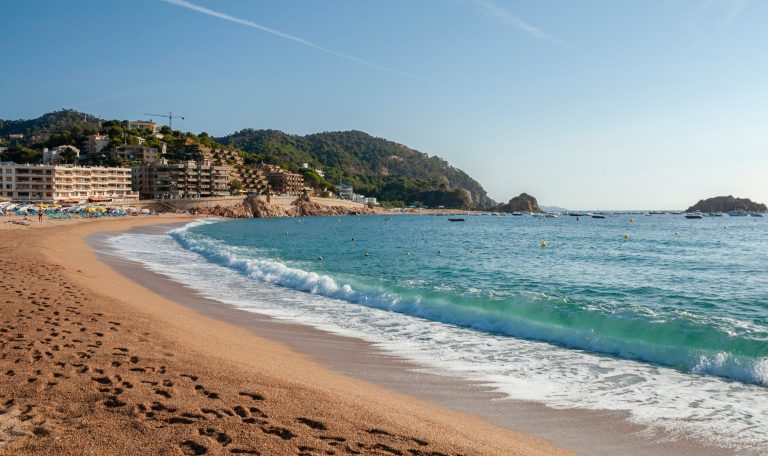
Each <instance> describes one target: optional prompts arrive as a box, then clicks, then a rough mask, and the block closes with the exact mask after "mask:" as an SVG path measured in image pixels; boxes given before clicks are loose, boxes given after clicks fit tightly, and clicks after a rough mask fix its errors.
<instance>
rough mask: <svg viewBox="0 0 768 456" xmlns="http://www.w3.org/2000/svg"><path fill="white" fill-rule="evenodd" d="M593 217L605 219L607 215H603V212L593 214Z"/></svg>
mask: <svg viewBox="0 0 768 456" xmlns="http://www.w3.org/2000/svg"><path fill="white" fill-rule="evenodd" d="M592 218H596V219H604V218H605V215H603V214H592Z"/></svg>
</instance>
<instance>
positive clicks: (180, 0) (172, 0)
mask: <svg viewBox="0 0 768 456" xmlns="http://www.w3.org/2000/svg"><path fill="white" fill-rule="evenodd" d="M162 1H164V2H165V3H169V4H171V5H174V6H178V7H181V8H186V9H189V10H192V11H196V12H198V13H202V14H206V15H208V16H212V17H216V18H219V19H222V20H225V21H229V22H234V23H235V24H240V25H244V26H246V27H250V28H254V29H256V30H260V31H262V32H265V33H269V34H271V35H275V36H277V37H280V38H283V39H285V40H289V41H293V42H295V43H299V44H301V45H304V46H307V47H310V48H312V49H314V50H316V51H320V52H324V53H326V54H331V55H334V56H336V57H341V58H342V59H346V60H351V61H352V62H355V63H359V64H361V65H365V66H368V67H371V68H375V69H377V70H381V71H386V72H388V73H393V74H396V75H399V76H404V77H406V78H411V79H416V80H419V81H423V82H429V83H431V82H432V81H431V80H430V79H427V78H425V77H422V76H418V75H415V74H411V73H406V72H405V71H400V70H396V69H394V68H390V67H386V66H384V65H379V64H378V63H373V62H369V61H367V60H363V59H361V58H358V57H355V56H353V55H349V54H344V53H343V52H338V51H334V50H333V49H328V48H326V47H323V46H320V45H318V44H315V43H313V42H311V41H307V40H305V39H303V38H299V37H297V36H293V35H289V34H288V33H284V32H281V31H279V30H275V29H273V28H269V27H267V26H264V25H261V24H257V23H256V22H253V21H249V20H247V19H241V18H239V17H235V16H230V15H229V14H226V13H221V12H219V11H214V10H211V9H208V8H205V7H203V6H200V5H196V4H194V3H190V2H188V1H186V0H162Z"/></svg>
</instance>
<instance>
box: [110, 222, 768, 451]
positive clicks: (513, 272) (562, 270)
mask: <svg viewBox="0 0 768 456" xmlns="http://www.w3.org/2000/svg"><path fill="white" fill-rule="evenodd" d="M464 218H465V221H463V222H451V221H449V220H448V217H445V216H428V215H378V216H347V217H308V218H282V219H246V220H236V221H231V220H228V221H221V220H216V221H209V220H202V221H195V222H192V223H189V224H187V225H186V226H184V227H182V228H178V229H173V230H171V231H169V232H167V233H164V234H148V233H136V232H127V233H122V234H120V235H117V236H115V237H112V238H111V240H110V241H109V242H110V243H111V244H112V246H111V247H112V248H114V249H115V250H116V251H117V252H118V253H119V255H121V256H122V257H124V258H127V259H130V260H133V261H136V262H139V263H141V264H142V265H144V266H145V267H146V268H148V269H149V270H151V271H154V272H156V273H159V274H162V275H165V276H167V277H169V278H171V279H173V280H175V281H177V282H179V283H182V284H184V285H186V286H188V287H190V288H192V289H193V290H195V291H197V292H199V293H200V294H202V295H203V296H206V297H208V298H211V299H213V300H216V301H219V302H221V303H223V304H226V305H230V306H234V307H237V308H239V309H243V310H246V311H250V312H255V313H259V314H264V315H268V316H271V317H273V318H275V319H277V320H280V321H287V322H292V323H300V324H304V325H310V326H312V327H315V328H319V329H321V330H324V331H329V332H332V333H335V334H340V335H345V336H352V337H356V338H359V339H363V340H365V341H369V342H372V343H374V344H375V345H377V346H378V347H380V348H382V349H383V350H386V351H388V352H391V353H392V354H394V355H396V356H399V357H402V358H405V359H408V360H411V361H413V362H415V363H418V364H419V365H421V366H424V368H425V369H429V370H431V371H433V372H436V373H440V374H446V375H454V376H458V377H461V378H466V379H470V380H472V381H476V382H480V383H483V384H485V385H489V386H491V387H493V388H494V389H495V390H496V391H498V392H500V393H503V394H504V395H506V397H508V398H510V399H513V400H525V401H534V402H539V403H541V404H544V405H546V406H548V407H552V408H557V409H574V408H575V409H594V410H610V411H622V412H626V413H627V414H628V416H629V418H628V419H629V420H630V421H631V422H633V423H637V424H640V425H643V426H645V427H647V428H648V429H658V430H660V431H661V432H663V433H664V435H667V436H672V438H674V437H675V436H678V437H680V438H695V439H698V440H701V441H703V442H709V443H712V444H716V445H719V446H725V447H728V448H731V449H733V450H734V452H739V451H740V450H744V451H747V450H749V451H750V452H754V451H755V450H757V452H758V453H761V452H763V450H765V451H764V452H763V453H768V269H767V268H768V218H757V217H728V216H725V217H705V218H704V219H694V220H689V219H686V218H685V217H683V216H682V215H674V214H666V215H642V214H612V215H609V216H607V217H606V218H605V219H593V218H590V217H579V218H578V219H577V218H576V217H569V216H562V215H561V216H560V217H558V218H544V217H532V216H511V215H507V216H493V215H474V216H464Z"/></svg>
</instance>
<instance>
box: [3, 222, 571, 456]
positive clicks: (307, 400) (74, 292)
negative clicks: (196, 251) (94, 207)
mask: <svg viewBox="0 0 768 456" xmlns="http://www.w3.org/2000/svg"><path fill="white" fill-rule="evenodd" d="M0 220H2V219H0ZM190 220H191V219H190V218H189V217H130V218H128V217H126V218H120V219H106V220H83V221H62V222H45V223H41V224H33V225H32V226H29V227H24V226H17V225H14V226H10V224H8V225H6V224H2V225H3V226H2V228H1V229H0V240H1V241H2V262H1V263H0V276H1V277H2V280H0V349H1V350H0V454H14V455H17V454H21V455H33V454H34V455H134V454H135V455H147V454H158V455H160V454H162V455H165V454H171V455H172V454H180V455H183V454H197V455H200V454H213V455H218V454H277V455H283V454H305V455H310V454H385V455H393V454H394V455H424V454H434V455H439V454H499V455H507V454H519V455H523V454H524V455H559V454H574V453H573V452H571V451H568V450H562V449H558V448H556V447H555V446H553V445H552V444H550V443H549V442H547V441H546V440H544V439H541V438H538V437H534V436H533V435H531V434H526V433H521V432H516V431H512V430H509V429H507V428H504V427H501V426H499V425H497V424H493V423H491V422H489V421H488V420H486V419H483V418H481V417H478V416H477V415H473V414H469V413H463V412H460V411H456V410H450V409H448V408H446V407H441V406H438V405H435V404H432V403H430V402H428V401H426V400H424V399H421V398H416V397H414V396H409V395H404V394H401V393H399V392H396V391H393V390H395V389H396V388H394V386H393V387H391V388H390V387H387V388H385V387H382V386H380V385H375V384H372V383H370V382H366V381H363V380H361V379H357V378H352V377H350V376H346V375H341V374H339V373H337V372H332V371H331V370H329V369H327V368H325V367H323V366H321V365H320V364H319V362H318V361H323V360H322V359H321V358H319V357H317V358H316V359H317V361H315V360H313V359H312V357H313V356H315V355H314V354H309V355H305V354H302V353H299V352H298V351H297V350H295V349H293V348H291V347H290V346H289V341H288V339H289V337H284V338H282V339H281V338H280V337H278V335H277V333H275V332H272V333H267V332H265V333H264V334H261V333H259V332H258V329H257V328H256V327H249V326H248V325H247V322H237V324H233V323H234V320H237V317H231V318H225V317H224V316H223V315H215V314H214V313H206V312H204V311H202V309H201V308H199V307H195V306H196V304H195V303H197V302H198V301H197V300H195V299H192V298H190V296H192V294H191V293H189V290H187V293H186V294H185V293H182V292H181V290H180V287H179V286H178V285H176V284H173V285H170V284H168V286H169V287H176V288H175V289H173V290H169V292H168V293H167V296H171V297H173V299H169V298H168V297H167V296H163V293H158V292H156V291H154V290H152V289H150V288H147V287H146V286H144V285H145V284H143V282H144V281H146V282H150V281H151V279H150V277H149V275H144V276H142V277H141V278H136V280H141V281H142V283H138V282H137V281H135V280H132V279H131V278H130V277H128V276H125V275H123V274H121V273H119V272H118V271H117V270H116V269H113V268H111V267H109V266H107V265H106V264H105V263H104V262H102V261H100V260H99V259H98V258H97V257H96V255H95V254H94V252H93V251H92V250H91V249H90V248H89V247H88V246H87V245H86V244H85V243H84V241H83V238H85V237H87V236H89V235H91V234H93V233H96V232H105V231H106V232H114V231H124V230H127V229H130V228H131V227H135V226H146V225H152V224H157V223H161V222H188V221H190ZM2 221H5V220H2ZM133 269H134V270H137V271H138V270H140V268H136V267H135V265H134V267H133ZM141 271H142V273H144V274H148V273H147V272H146V271H143V270H141ZM193 301H194V302H193ZM180 302H181V303H180ZM207 304H208V305H211V306H212V305H213V304H212V303H207ZM229 310H232V309H229ZM212 312H213V310H212ZM250 316H251V317H252V318H254V319H255V320H259V319H261V317H258V316H254V315H252V314H251V315H250ZM212 317H216V318H212ZM272 324H274V323H272ZM278 326H281V327H283V328H285V327H286V325H282V324H280V325H278ZM302 330H303V331H307V330H306V328H304V329H302ZM294 334H301V333H294ZM308 334H310V333H309V332H305V333H304V335H305V336H307V337H309V336H308ZM264 336H266V337H264ZM318 337H319V336H318ZM326 337H327V335H323V336H322V338H324V339H323V340H324V341H326V342H325V343H326V345H325V347H326V349H327V350H328V351H331V352H333V351H335V350H342V347H343V346H348V345H349V346H353V347H355V348H354V350H353V351H354V352H360V353H362V352H366V351H367V349H364V347H365V346H364V345H361V344H360V343H359V342H349V341H345V340H342V338H338V339H331V338H326ZM271 338H274V339H275V340H283V341H284V342H285V343H280V342H276V341H275V340H272V339H271ZM309 340H312V341H313V343H314V342H315V341H316V339H309ZM306 341H307V339H304V341H303V342H302V339H301V337H298V336H297V338H296V339H295V341H294V343H293V344H292V345H293V346H295V347H299V346H302V345H307V342H306ZM310 345H311V344H310ZM318 345H319V344H318ZM361 347H363V348H361ZM369 348H370V347H369ZM321 351H322V350H321ZM368 352H369V353H373V352H374V351H373V350H370V351H368ZM371 356H374V358H371V361H370V364H371V366H370V367H371V369H370V372H372V373H373V375H374V376H377V377H379V378H385V377H386V376H385V375H384V374H383V372H384V371H379V373H380V374H377V371H375V370H373V366H375V365H378V364H380V363H379V360H378V359H377V358H375V357H376V356H378V355H371ZM383 364H389V362H385V363H383ZM404 375H410V374H404ZM395 377H397V375H395ZM419 381H420V380H419ZM398 382H400V383H403V380H398V381H393V382H392V385H394V384H395V383H398ZM383 383H384V384H386V383H387V382H383ZM406 383H407V381H406ZM451 394H452V393H451Z"/></svg>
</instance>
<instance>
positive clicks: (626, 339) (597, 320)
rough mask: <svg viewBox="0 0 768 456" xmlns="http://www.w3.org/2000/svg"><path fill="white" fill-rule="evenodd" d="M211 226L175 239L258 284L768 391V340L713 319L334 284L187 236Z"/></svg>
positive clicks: (527, 297) (532, 297)
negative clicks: (743, 332) (747, 334)
mask: <svg viewBox="0 0 768 456" xmlns="http://www.w3.org/2000/svg"><path fill="white" fill-rule="evenodd" d="M209 223H214V222H210V221H200V222H193V223H191V224H188V225H186V226H185V227H183V228H180V229H177V230H173V231H172V232H171V236H172V237H173V238H174V239H175V240H176V241H177V242H178V243H179V244H180V245H181V246H182V247H183V248H185V249H186V250H189V251H192V252H195V253H197V254H199V255H201V256H202V257H204V258H206V259H207V260H208V261H211V262H214V263H217V264H219V265H222V266H225V267H228V268H231V269H234V270H236V271H238V272H240V273H241V274H244V275H246V276H248V277H250V278H252V279H255V280H259V281H263V282H267V283H271V284H274V285H278V286H281V287H285V288H290V289H293V290H298V291H302V292H307V293H312V294H317V295H321V296H326V297H329V298H335V299H341V300H344V301H347V302H351V303H355V304H359V305H364V306H367V307H371V308H376V309H381V310H387V311H393V312H398V313H402V314H406V315H410V316H414V317H419V318H423V319H426V320H431V321H437V322H441V323H447V324H453V325H457V326H460V327H465V328H472V329H475V330H480V331H484V332H489V333H494V334H501V335H505V336H511V337H515V338H522V339H529V340H537V341H543V342H548V343H552V344H556V345H560V346H564V347H567V348H572V349H581V350H588V351H591V352H596V353H601V354H607V355H611V356H616V357H619V358H624V359H632V360H639V361H644V362H649V363H653V364H657V365H663V366H668V367H673V368H675V369H678V370H680V371H683V372H688V373H692V374H699V375H709V376H716V377H723V378H727V379H732V380H737V381H740V382H743V383H748V384H754V385H760V386H768V342H766V341H765V340H760V339H755V338H748V337H744V336H743V335H739V334H733V333H731V332H729V331H728V330H727V328H723V327H719V325H718V322H717V321H716V320H715V319H713V318H703V317H699V316H694V315H690V314H688V313H685V312H678V313H674V312H673V313H668V314H666V315H664V316H659V315H656V314H654V313H653V312H651V311H648V310H645V309H642V308H636V309H626V308H624V309H619V308H613V307H611V306H608V305H596V304H595V303H592V302H583V301H573V300H569V299H567V298H557V297H551V296H547V295H543V294H517V295H514V296H503V297H500V298H497V299H494V298H490V297H487V296H486V297H483V296H474V295H471V296H469V297H467V296H465V295H461V294H459V293H457V292H455V291H449V290H425V289H419V290H414V289H412V288H406V287H397V286H387V287H385V286H382V285H379V284H373V283H368V282H366V281H365V280H363V279H356V278H339V277H336V278H334V277H332V276H330V275H327V274H318V273H316V272H311V271H305V270H303V269H300V268H297V267H291V266H288V265H286V264H284V263H281V262H279V261H272V260H269V259H265V258H249V257H248V255H244V252H243V251H242V249H237V248H234V247H232V246H229V245H227V244H225V243H222V242H218V241H216V240H214V239H210V238H206V237H203V236H198V235H195V234H193V233H191V232H190V231H189V230H190V228H194V227H196V226H200V225H203V224H209Z"/></svg>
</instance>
